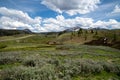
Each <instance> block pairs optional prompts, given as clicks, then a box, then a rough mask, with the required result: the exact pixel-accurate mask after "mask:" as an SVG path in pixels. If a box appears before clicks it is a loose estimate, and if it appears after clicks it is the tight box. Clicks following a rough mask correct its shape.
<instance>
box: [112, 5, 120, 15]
mask: <svg viewBox="0 0 120 80" xmlns="http://www.w3.org/2000/svg"><path fill="white" fill-rule="evenodd" d="M111 13H112V14H118V13H119V14H120V6H118V5H116V6H115V8H114V10H113V11H112V12H111Z"/></svg>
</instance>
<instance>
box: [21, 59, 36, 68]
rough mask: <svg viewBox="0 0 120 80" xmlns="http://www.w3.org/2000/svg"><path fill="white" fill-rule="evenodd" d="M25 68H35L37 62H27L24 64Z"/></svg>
mask: <svg viewBox="0 0 120 80" xmlns="http://www.w3.org/2000/svg"><path fill="white" fill-rule="evenodd" d="M23 64H24V65H25V66H28V67H29V66H30V67H35V65H36V64H35V62H34V61H33V60H27V61H25V62H24V63H23Z"/></svg>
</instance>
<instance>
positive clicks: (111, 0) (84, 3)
mask: <svg viewBox="0 0 120 80" xmlns="http://www.w3.org/2000/svg"><path fill="white" fill-rule="evenodd" d="M73 27H81V28H84V29H88V28H105V29H120V0H0V29H18V30H24V29H30V30H31V31H32V32H38V33H39V32H53V31H54V32H58V31H63V30H65V29H68V28H73Z"/></svg>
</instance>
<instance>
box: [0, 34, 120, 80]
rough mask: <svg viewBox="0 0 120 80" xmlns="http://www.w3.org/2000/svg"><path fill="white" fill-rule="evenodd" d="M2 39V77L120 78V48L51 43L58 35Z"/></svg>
mask: <svg viewBox="0 0 120 80" xmlns="http://www.w3.org/2000/svg"><path fill="white" fill-rule="evenodd" d="M68 35H69V34H68ZM24 36H28V37H24ZM21 37H22V38H21ZM11 38H12V39H11ZM0 39H2V41H1V42H0V80H120V50H118V49H114V48H110V47H105V46H89V45H82V44H80V43H74V44H73V43H70V42H69V44H67V43H66V42H65V43H64V44H61V45H50V44H47V43H48V42H49V41H54V40H55V39H56V35H47V36H46V35H41V34H33V35H32V36H29V35H21V36H20V35H18V36H17V35H16V37H15V38H13V36H9V40H6V39H7V38H6V37H2V38H0ZM10 39H11V40H10ZM60 39H61V37H59V38H58V39H56V40H60ZM3 40H4V41H3Z"/></svg>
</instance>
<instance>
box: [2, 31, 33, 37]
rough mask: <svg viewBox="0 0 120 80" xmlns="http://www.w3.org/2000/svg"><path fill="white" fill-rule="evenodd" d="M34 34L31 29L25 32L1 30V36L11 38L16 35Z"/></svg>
mask: <svg viewBox="0 0 120 80" xmlns="http://www.w3.org/2000/svg"><path fill="white" fill-rule="evenodd" d="M31 33H32V32H31V31H30V30H29V29H24V30H7V29H0V36H10V35H16V34H31Z"/></svg>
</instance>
